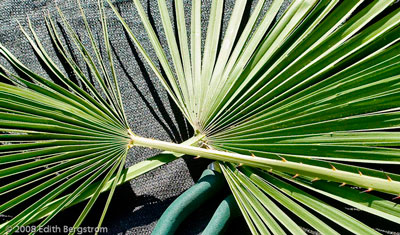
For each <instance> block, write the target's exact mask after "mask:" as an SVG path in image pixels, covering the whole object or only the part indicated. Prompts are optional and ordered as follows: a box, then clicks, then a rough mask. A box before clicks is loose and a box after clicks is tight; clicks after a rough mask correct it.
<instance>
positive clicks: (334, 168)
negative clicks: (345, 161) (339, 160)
mask: <svg viewBox="0 0 400 235" xmlns="http://www.w3.org/2000/svg"><path fill="white" fill-rule="evenodd" d="M329 165H331V168H332V170H334V171H336V170H337V169H336V167H334V166H333V165H332V164H330V163H329Z"/></svg>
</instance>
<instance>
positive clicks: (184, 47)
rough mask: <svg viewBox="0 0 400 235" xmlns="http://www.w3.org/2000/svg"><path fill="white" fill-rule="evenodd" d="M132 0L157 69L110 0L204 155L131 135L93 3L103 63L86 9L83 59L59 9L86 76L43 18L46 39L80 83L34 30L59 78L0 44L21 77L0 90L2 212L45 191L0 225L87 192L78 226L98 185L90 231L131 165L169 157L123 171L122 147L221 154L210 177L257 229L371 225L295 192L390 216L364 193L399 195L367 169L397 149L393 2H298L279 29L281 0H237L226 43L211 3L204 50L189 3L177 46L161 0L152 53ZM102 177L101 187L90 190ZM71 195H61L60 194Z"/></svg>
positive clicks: (399, 14)
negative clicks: (97, 210)
mask: <svg viewBox="0 0 400 235" xmlns="http://www.w3.org/2000/svg"><path fill="white" fill-rule="evenodd" d="M133 2H134V4H135V6H136V9H137V11H138V13H139V15H140V17H141V20H142V22H143V25H144V28H145V30H146V32H147V34H148V39H149V40H150V42H151V44H152V46H153V48H154V50H155V52H156V55H157V58H158V60H159V62H160V66H161V69H162V71H163V72H164V73H162V72H161V69H160V68H159V67H158V66H157V65H156V62H155V61H152V59H151V58H150V56H149V54H148V52H146V50H145V49H144V47H142V46H141V44H140V42H139V41H138V40H137V38H136V37H135V35H134V34H133V32H132V31H131V30H130V28H129V25H128V24H127V23H126V22H125V21H124V19H123V18H122V16H121V15H120V14H119V12H118V10H117V9H116V8H115V6H114V5H113V4H112V3H111V2H110V1H109V0H108V3H109V5H110V6H111V7H112V9H113V10H114V12H115V14H116V16H117V17H118V18H119V20H120V21H121V23H122V25H123V26H124V28H125V30H126V31H127V32H128V35H129V36H130V38H131V39H132V41H133V42H134V43H135V45H136V46H137V48H138V50H139V51H140V52H141V53H142V55H143V57H144V58H145V60H146V61H147V62H148V63H149V65H150V68H151V69H152V70H153V71H154V73H155V75H156V76H157V77H158V78H159V79H160V81H161V83H162V84H163V85H164V87H165V88H166V90H167V92H168V93H169V95H170V96H171V97H172V99H173V100H174V101H175V102H176V104H177V105H178V107H179V108H180V110H181V111H182V114H183V115H184V116H185V117H186V118H187V120H188V121H189V122H190V123H191V124H192V126H193V128H195V130H196V133H197V135H196V137H194V138H193V139H191V140H190V141H189V144H193V143H196V142H198V141H199V140H202V141H203V142H204V144H203V146H206V148H200V147H193V146H190V145H186V144H174V143H168V142H163V141H158V140H153V139H147V138H143V137H140V136H137V135H135V134H134V133H133V132H132V131H131V130H130V129H129V127H128V123H127V121H126V117H125V114H124V110H123V107H122V101H121V95H120V92H119V88H118V83H117V77H116V73H115V69H114V66H113V59H112V53H111V50H110V44H109V40H108V33H107V22H106V17H105V14H104V10H103V5H102V2H101V1H99V9H100V13H101V14H100V15H101V22H102V26H103V37H104V39H105V48H106V52H107V53H106V54H107V58H106V59H104V58H103V56H102V54H101V53H100V51H99V49H98V45H97V43H96V41H95V40H94V37H93V35H92V32H91V29H90V27H89V25H88V23H87V20H86V18H85V14H84V12H83V11H82V13H83V14H82V17H83V20H84V22H85V25H86V29H87V33H88V36H89V39H90V41H91V47H92V49H93V51H94V56H92V55H91V53H90V52H89V50H88V49H87V48H86V47H85V46H84V45H83V43H82V42H81V41H80V39H79V37H78V36H77V35H76V33H74V31H73V29H72V27H71V26H70V25H69V24H68V22H67V21H66V19H65V17H64V16H63V14H62V12H61V11H60V15H61V18H62V20H63V23H64V25H65V27H66V28H67V30H68V32H69V35H70V37H71V38H72V40H73V42H74V44H75V45H76V47H77V48H78V49H79V52H80V53H81V55H82V57H83V58H84V60H85V62H86V63H87V65H88V67H89V68H90V72H91V73H92V74H93V75H94V77H95V79H96V84H92V83H91V82H90V81H89V79H87V78H86V76H85V75H84V73H83V72H82V71H81V70H80V68H79V67H78V66H77V64H76V63H75V62H74V60H73V59H71V57H70V56H69V55H68V53H67V50H65V48H64V47H63V43H62V41H61V40H60V38H59V36H58V34H57V29H56V27H55V26H54V23H53V21H52V19H51V18H50V17H47V18H46V22H47V25H48V28H49V31H50V33H51V37H52V40H53V41H54V42H55V44H56V45H57V47H58V49H59V51H60V53H61V54H62V55H63V56H64V57H65V59H66V61H67V62H68V63H69V65H70V66H71V68H73V70H74V71H75V73H76V74H77V75H78V78H79V79H80V81H81V83H82V85H83V87H84V89H82V88H81V87H79V86H78V85H76V84H74V83H73V82H71V80H70V79H69V78H68V77H66V76H65V75H64V74H63V73H62V72H61V70H60V69H58V68H57V65H56V64H55V63H54V62H53V61H52V60H51V59H50V57H49V56H48V55H47V53H46V52H45V50H44V48H43V46H42V45H41V44H40V41H39V40H38V37H37V36H36V34H35V31H34V29H33V28H32V26H30V27H29V28H30V31H31V35H32V36H33V37H31V36H30V35H29V34H28V33H26V32H25V31H24V33H25V34H26V36H27V38H28V40H29V41H30V43H31V45H32V47H33V48H34V50H35V52H36V53H37V54H38V55H39V57H40V58H41V59H42V60H43V61H44V62H45V64H46V65H47V66H48V68H49V69H50V70H51V71H52V72H53V73H54V74H55V75H56V76H57V77H58V78H59V79H60V80H61V81H62V82H63V84H64V87H62V86H59V85H56V84H54V83H52V82H50V81H48V80H46V79H44V78H42V77H40V76H39V75H37V74H35V73H33V72H32V71H30V70H29V69H28V68H26V67H25V66H24V65H23V64H22V63H21V62H19V61H18V59H17V58H15V57H14V56H13V55H12V54H11V53H10V52H9V51H8V50H7V49H6V48H4V47H3V46H1V47H0V52H1V53H2V54H3V55H4V56H5V57H6V58H7V59H8V61H9V62H10V63H12V64H13V65H14V67H16V68H17V69H19V70H20V71H22V72H23V73H24V74H25V75H26V77H27V78H29V79H30V80H31V81H29V80H26V79H25V78H20V77H18V76H15V75H13V74H11V73H9V72H7V71H6V70H5V69H3V70H5V72H6V74H7V75H6V74H3V76H5V77H6V78H8V79H9V80H10V82H12V83H13V84H14V85H7V84H3V83H1V84H0V96H1V100H0V102H1V106H0V108H1V109H0V118H1V124H0V127H1V128H0V131H3V132H6V133H7V134H2V135H0V138H1V139H2V141H3V142H6V143H10V144H7V145H2V146H0V148H1V154H2V155H1V158H0V159H1V160H0V161H1V162H0V163H1V164H2V165H3V166H4V167H2V168H1V170H0V177H2V178H4V179H10V178H11V177H19V178H18V180H16V181H13V182H10V183H8V184H6V185H4V186H1V187H0V190H1V194H2V195H7V194H8V193H10V192H13V191H16V192H18V196H17V197H16V198H15V199H11V200H8V201H6V202H5V203H3V204H2V205H0V213H2V212H5V211H8V210H10V209H12V208H13V207H15V206H17V205H19V204H20V203H21V202H23V201H25V200H27V199H29V198H31V197H34V196H36V195H44V196H43V197H41V198H40V199H37V200H35V201H34V203H33V204H32V206H29V207H27V208H25V209H23V210H21V211H19V212H18V213H17V214H16V216H15V217H14V218H12V219H11V220H9V221H8V222H6V223H4V224H3V225H0V231H1V232H5V231H6V230H7V229H8V228H11V232H12V231H13V229H14V228H16V226H18V225H23V224H27V223H31V222H32V221H34V220H36V219H39V218H42V217H46V219H44V220H42V222H41V224H40V225H41V226H43V225H44V224H46V223H47V222H48V221H49V220H50V219H51V218H53V217H54V216H55V215H56V214H57V213H58V212H59V211H60V210H62V209H63V208H65V207H67V206H69V205H72V204H74V203H77V202H78V201H82V200H84V199H86V198H89V201H88V203H87V206H86V207H85V209H84V211H83V212H82V214H81V216H79V218H78V220H77V222H76V224H75V225H74V226H75V227H78V226H79V225H80V223H81V222H82V220H83V219H84V217H85V215H86V214H87V212H88V210H89V209H90V208H91V207H92V205H93V203H94V201H95V200H96V199H97V197H98V195H99V194H100V193H101V192H102V191H105V190H107V189H110V196H109V198H108V200H107V205H106V207H105V210H104V212H103V214H102V217H101V219H100V223H99V226H100V225H101V221H102V220H103V218H104V215H105V213H106V210H107V207H108V204H109V202H110V199H111V197H112V194H113V191H114V189H115V187H116V185H117V184H118V183H120V182H121V181H123V179H122V176H126V175H127V174H130V177H128V178H129V179H130V178H132V177H134V176H136V175H138V174H142V173H144V172H146V171H148V170H150V169H152V168H154V167H156V166H158V165H161V164H163V163H164V162H168V161H172V160H173V159H175V158H176V157H175V156H172V155H168V154H166V155H161V156H158V157H155V158H153V159H149V161H147V162H144V163H141V164H139V165H137V166H134V167H133V168H132V169H131V171H130V173H129V170H123V165H124V162H125V159H126V153H127V150H128V149H129V148H131V147H133V146H145V147H153V148H159V149H163V150H166V151H171V152H173V153H177V154H189V155H195V156H200V157H205V158H209V159H214V160H218V161H220V163H219V166H220V169H221V172H222V173H223V174H224V175H225V178H226V180H227V182H228V184H229V186H230V188H231V190H232V192H233V194H234V196H235V198H236V200H237V202H238V205H239V207H240V209H241V210H242V212H243V215H244V217H245V219H246V221H247V223H248V225H249V228H250V230H251V231H252V232H253V233H255V234H257V233H262V234H269V233H273V234H284V233H285V231H286V230H288V231H289V232H291V233H294V234H298V233H303V230H302V229H301V228H300V227H299V225H297V224H296V222H295V220H293V218H291V217H290V216H288V215H287V214H285V212H284V211H283V210H282V209H281V208H282V207H285V208H288V209H289V210H292V211H293V212H294V213H295V214H296V215H297V216H299V217H300V219H302V220H304V221H305V222H306V223H308V224H309V225H310V226H312V227H313V228H315V229H316V230H317V231H319V232H321V233H329V234H331V233H332V234H333V233H336V232H335V230H334V229H333V228H331V226H330V225H328V224H327V223H326V222H324V221H326V220H322V219H321V218H319V217H318V216H316V215H315V213H311V211H314V212H316V213H317V214H318V215H320V216H322V217H324V218H326V219H328V220H332V221H333V222H334V223H336V224H338V225H339V226H341V227H343V228H345V229H347V230H349V231H351V232H355V233H368V234H370V233H377V232H376V231H375V230H373V229H372V228H370V227H368V226H367V225H365V224H363V223H362V222H360V221H358V220H357V219H355V218H353V217H351V216H349V215H347V214H345V213H343V212H342V211H340V210H338V209H336V208H334V207H332V206H330V205H329V204H327V203H326V202H323V201H321V200H320V199H318V198H316V197H315V196H313V195H310V194H309V193H307V192H305V191H304V190H303V189H302V188H304V187H305V188H307V189H309V190H311V191H314V192H316V193H317V194H322V195H324V196H327V197H330V198H333V199H335V200H338V201H340V202H342V203H345V204H348V205H351V206H354V207H356V208H359V209H361V210H364V211H367V212H370V213H372V214H375V215H377V216H380V217H383V218H386V219H388V220H390V221H393V222H395V223H400V210H399V208H398V207H397V206H396V205H395V204H394V203H393V202H390V201H387V200H384V199H382V198H379V197H377V196H373V195H371V194H368V192H370V191H372V190H376V191H380V192H384V193H387V194H393V195H398V194H399V193H400V175H398V174H395V173H388V172H387V173H385V172H383V171H378V170H375V169H376V168H379V167H376V166H375V165H373V164H389V165H397V164H399V163H400V161H399V160H400V151H398V149H397V148H392V147H397V146H398V145H399V143H400V138H399V135H398V134H397V132H394V131H391V130H394V129H396V128H398V126H399V125H400V121H399V112H398V108H399V105H398V97H399V88H398V87H397V86H398V84H399V78H400V74H399V72H398V66H399V56H398V53H397V52H398V47H399V44H398V39H399V37H398V35H399V30H400V28H399V24H400V8H399V7H398V4H396V3H395V1H394V0H393V1H372V2H364V1H350V0H349V1H328V0H294V1H293V2H292V3H291V4H290V6H289V7H288V8H287V9H286V11H285V13H284V14H283V15H282V16H281V17H280V18H279V19H278V20H277V21H276V22H275V21H274V20H275V19H276V18H277V14H278V12H279V9H280V7H281V5H282V2H283V1H282V0H276V1H273V2H272V3H271V4H270V5H268V6H267V4H268V3H267V1H265V0H259V1H257V2H256V4H255V6H254V8H253V11H252V13H251V15H250V17H249V18H248V19H247V21H246V19H244V9H245V6H246V4H247V2H246V1H236V3H235V6H234V8H233V13H232V17H231V18H230V19H229V22H228V25H227V28H226V30H225V34H224V39H223V40H220V35H221V33H222V25H221V19H222V17H223V1H218V0H214V1H212V5H211V11H210V18H209V22H208V27H207V35H206V38H205V44H204V48H203V47H202V44H201V41H202V40H201V28H202V24H201V23H202V22H201V2H200V1H193V3H192V9H191V22H190V24H191V29H190V40H189V39H188V37H187V36H188V33H187V29H186V22H185V16H184V14H185V10H184V6H183V2H182V1H176V2H175V9H174V10H175V13H176V22H175V23H176V32H177V34H176V35H175V32H174V28H173V24H172V23H173V22H172V20H171V19H170V17H169V12H168V10H167V9H168V8H167V5H166V2H165V0H159V1H158V5H159V10H160V14H161V19H162V26H163V28H164V30H165V35H166V40H167V43H168V49H169V51H164V50H163V47H162V45H161V43H160V41H159V39H158V38H157V35H156V33H155V31H154V29H153V27H152V25H151V23H150V21H149V19H148V18H147V16H146V13H145V11H144V9H143V7H142V5H141V3H140V1H138V0H134V1H133ZM265 8H266V9H267V11H266V12H263V9H265ZM242 23H243V24H244V27H243V29H241V28H240V25H241V24H242ZM177 37H178V38H177ZM189 42H190V43H189ZM189 48H190V49H189ZM168 58H171V59H172V61H168ZM164 74H165V76H164ZM32 81H33V82H32ZM357 164H363V166H365V165H366V166H367V167H361V165H357ZM241 165H246V167H239V166H241ZM46 166H47V167H46ZM26 174H27V175H28V176H26ZM98 178H101V179H100V181H98V182H97V183H93V182H94V181H95V180H96V179H98ZM339 184H342V185H345V184H348V185H353V186H358V187H361V188H365V193H364V194H360V191H359V190H356V189H352V188H349V187H337V186H339ZM297 186H301V187H297ZM67 189H69V190H70V191H71V192H72V193H69V194H67V193H63V192H66V190H67ZM18 190H20V191H18Z"/></svg>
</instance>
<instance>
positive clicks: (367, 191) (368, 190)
mask: <svg viewBox="0 0 400 235" xmlns="http://www.w3.org/2000/svg"><path fill="white" fill-rule="evenodd" d="M372 190H374V189H373V188H368V189H367V190H364V191H362V192H360V193H369V192H371V191H372Z"/></svg>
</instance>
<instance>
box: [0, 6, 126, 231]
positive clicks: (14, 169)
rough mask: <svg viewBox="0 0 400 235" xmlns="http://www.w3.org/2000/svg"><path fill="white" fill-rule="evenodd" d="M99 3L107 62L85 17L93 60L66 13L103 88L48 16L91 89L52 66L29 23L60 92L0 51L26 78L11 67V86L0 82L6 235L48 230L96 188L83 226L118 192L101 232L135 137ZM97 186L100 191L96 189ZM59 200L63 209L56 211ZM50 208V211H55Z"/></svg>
mask: <svg viewBox="0 0 400 235" xmlns="http://www.w3.org/2000/svg"><path fill="white" fill-rule="evenodd" d="M99 4H100V5H99V9H100V10H101V22H102V25H103V31H104V39H105V40H104V41H105V42H106V43H105V48H106V50H107V56H106V57H103V56H102V55H101V54H100V52H99V49H98V45H96V43H95V41H94V39H93V35H92V33H91V30H90V28H89V26H88V23H87V21H86V18H85V16H84V14H82V16H83V19H84V22H85V25H86V28H87V33H88V36H89V38H90V39H91V43H92V48H93V49H94V51H95V55H96V57H94V58H92V57H91V56H90V54H89V53H88V51H87V50H86V48H85V47H84V46H83V44H82V42H81V41H80V39H79V38H78V36H77V35H76V34H75V33H74V31H73V30H72V28H71V27H70V25H69V24H68V22H67V21H66V20H65V18H64V16H63V15H62V12H60V15H61V17H62V19H63V21H64V24H65V27H66V28H67V30H68V32H69V35H70V36H71V38H72V40H73V42H74V43H75V45H76V47H77V48H78V49H79V52H80V53H81V55H82V56H83V58H84V59H85V62H86V63H87V65H88V66H89V68H90V70H91V73H92V74H93V75H94V78H95V79H96V85H95V84H92V83H91V82H90V81H89V79H88V78H87V76H86V75H85V74H84V73H83V71H81V70H80V68H79V66H78V65H77V64H76V63H75V62H74V60H72V59H71V56H70V55H69V54H67V50H66V49H65V48H64V47H63V44H62V43H61V39H60V37H59V36H58V34H57V30H56V27H55V25H54V23H53V21H52V20H51V19H50V17H46V23H47V27H48V29H49V32H50V34H51V37H52V40H53V42H54V43H55V45H56V46H57V47H58V50H59V52H60V54H61V55H62V56H63V57H64V59H65V61H66V62H67V63H68V64H69V66H70V67H71V68H72V69H73V70H74V72H75V74H76V76H77V78H78V79H79V82H80V83H81V84H82V87H84V89H82V88H81V87H80V86H78V85H76V84H75V83H74V82H72V81H71V79H70V78H68V77H67V76H66V75H65V74H64V73H63V72H62V70H60V68H59V67H57V64H56V63H55V62H54V61H52V60H51V58H50V57H49V56H48V55H47V53H46V51H45V50H44V47H43V46H42V45H41V43H40V41H39V39H38V36H37V35H36V33H35V31H34V29H33V27H32V25H31V23H30V22H28V23H29V29H30V31H31V32H30V34H28V32H26V31H25V30H24V29H23V28H22V27H21V29H22V31H23V32H24V34H25V35H26V37H27V39H28V40H29V42H30V44H31V46H32V48H33V49H34V50H35V52H36V54H37V55H38V56H39V58H40V59H41V60H42V61H43V62H44V64H45V65H46V66H47V68H48V70H50V71H51V72H52V73H53V75H54V76H56V77H57V79H59V80H60V81H61V85H57V84H55V83H53V82H50V81H48V80H46V79H45V78H43V77H41V76H40V75H38V74H35V73H34V72H32V71H30V70H29V69H28V68H26V67H25V66H24V65H23V64H22V63H21V62H20V61H19V60H18V59H17V58H15V57H14V56H13V55H12V54H11V53H10V52H9V51H8V50H7V49H6V48H4V47H3V46H0V53H1V54H2V55H3V56H4V57H5V58H6V59H7V60H8V61H9V62H10V63H11V64H12V65H13V66H14V68H16V69H17V70H18V71H19V72H20V74H23V75H21V76H17V75H14V74H12V73H10V72H9V71H7V70H6V69H5V68H3V69H2V70H3V73H2V74H1V75H2V76H3V77H4V78H5V79H7V80H8V81H9V82H8V83H9V84H5V83H0V102H1V105H0V107H1V108H0V131H2V132H3V133H4V134H1V135H0V139H1V141H2V143H3V145H0V152H1V155H0V165H1V167H0V180H2V182H3V183H2V184H1V186H0V195H1V197H2V202H1V205H0V213H1V214H8V213H10V214H11V215H13V217H12V219H10V220H9V221H7V222H6V223H4V224H2V225H0V234H8V233H12V232H14V231H15V230H16V229H17V228H18V227H19V226H21V225H25V224H29V223H32V222H34V221H35V220H37V219H39V218H42V217H43V216H46V218H45V219H44V220H42V221H41V222H40V223H39V226H44V225H45V224H46V223H48V222H49V221H50V220H51V219H52V218H53V217H54V216H55V215H56V214H57V213H58V212H59V211H60V210H62V209H64V208H66V207H68V206H70V205H71V204H72V203H75V201H76V199H77V198H78V197H79V196H81V195H82V193H83V192H85V191H86V190H88V189H91V198H90V200H89V201H88V202H87V204H86V207H85V208H84V210H83V211H82V214H81V215H80V216H79V218H78V219H77V221H76V223H75V224H74V227H79V225H80V224H81V223H82V221H83V218H85V216H86V215H87V213H88V211H89V210H90V208H91V207H92V206H93V204H94V202H95V201H96V199H97V197H98V195H99V194H100V192H102V191H104V189H105V188H108V189H111V192H110V194H109V198H108V200H107V204H106V206H105V209H104V212H103V214H102V215H101V218H100V222H99V226H100V225H101V223H102V220H103V218H104V215H105V213H106V211H107V207H108V204H109V202H110V199H111V197H112V194H113V192H114V189H115V186H116V185H117V182H118V181H119V180H120V177H121V172H122V169H123V168H124V166H125V159H126V156H127V151H128V147H129V146H128V144H129V133H128V131H127V130H128V126H127V122H126V117H125V114H124V110H123V107H122V101H121V95H120V92H119V88H118V84H117V79H116V75H115V72H114V69H113V68H114V67H113V61H112V57H111V52H110V45H109V41H108V38H107V37H108V34H107V27H106V18H105V16H104V13H103V11H102V10H103V6H102V5H101V3H100V2H99ZM82 13H83V12H82ZM30 35H32V36H30ZM106 66H109V68H111V72H108V70H109V69H107V68H108V67H106ZM96 180H97V181H98V182H97V184H95V185H93V183H94V182H95V181H96ZM109 181H111V186H110V185H109V183H110V182H109ZM10 195H11V196H10ZM13 195H14V196H13ZM15 195H17V196H15ZM3 199H4V200H3ZM55 199H57V200H58V201H57V204H52V203H53V202H54V201H55ZM26 205H29V206H26ZM50 205H51V206H52V207H51V210H48V208H49V206H50ZM19 208H24V209H19Z"/></svg>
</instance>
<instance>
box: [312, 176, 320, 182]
mask: <svg viewBox="0 0 400 235" xmlns="http://www.w3.org/2000/svg"><path fill="white" fill-rule="evenodd" d="M317 180H320V178H318V177H315V178H314V179H312V180H311V182H315V181H317Z"/></svg>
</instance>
